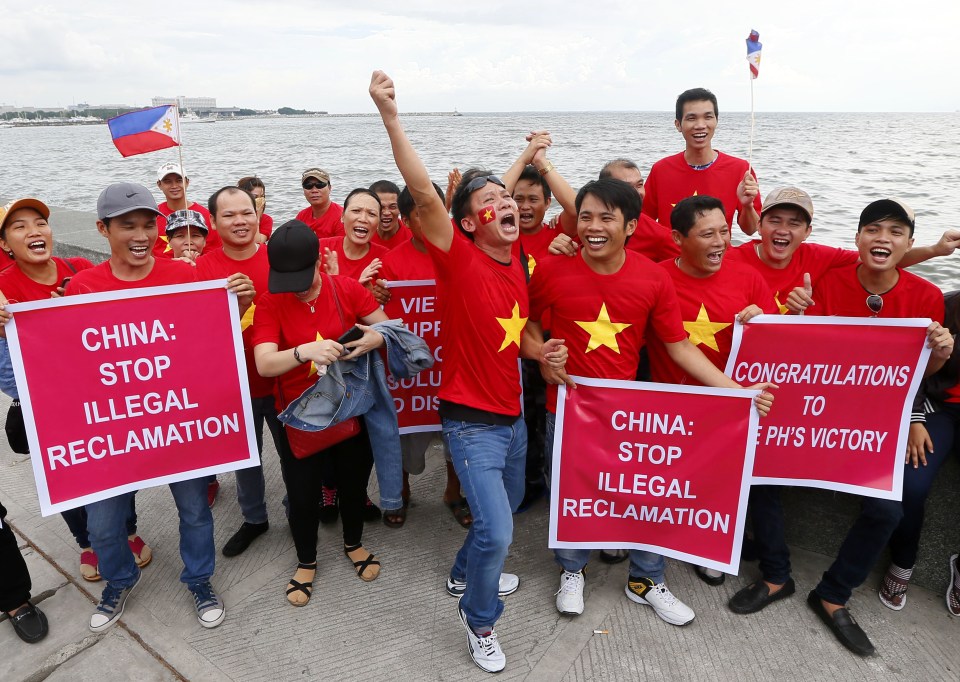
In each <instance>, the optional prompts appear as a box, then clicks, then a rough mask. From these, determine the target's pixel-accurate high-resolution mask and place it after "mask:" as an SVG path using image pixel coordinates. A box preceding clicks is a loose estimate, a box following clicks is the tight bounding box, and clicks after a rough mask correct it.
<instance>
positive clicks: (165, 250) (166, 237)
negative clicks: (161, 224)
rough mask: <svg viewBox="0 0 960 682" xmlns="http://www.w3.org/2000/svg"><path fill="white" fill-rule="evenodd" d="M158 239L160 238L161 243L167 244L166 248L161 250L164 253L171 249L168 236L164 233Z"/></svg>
mask: <svg viewBox="0 0 960 682" xmlns="http://www.w3.org/2000/svg"><path fill="white" fill-rule="evenodd" d="M160 239H162V240H163V243H164V244H166V245H167V248H165V249H164V250H163V252H164V253H166V252H167V251H173V247H171V246H170V237H168V236H167V235H165V234H161V235H160Z"/></svg>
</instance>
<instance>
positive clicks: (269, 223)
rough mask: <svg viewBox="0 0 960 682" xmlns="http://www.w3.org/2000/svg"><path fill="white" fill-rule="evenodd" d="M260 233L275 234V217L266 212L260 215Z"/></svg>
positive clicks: (264, 234)
mask: <svg viewBox="0 0 960 682" xmlns="http://www.w3.org/2000/svg"><path fill="white" fill-rule="evenodd" d="M260 234H262V235H263V236H264V237H269V236H270V235H271V234H273V218H271V217H270V216H268V215H267V214H266V213H264V214H263V215H262V216H260Z"/></svg>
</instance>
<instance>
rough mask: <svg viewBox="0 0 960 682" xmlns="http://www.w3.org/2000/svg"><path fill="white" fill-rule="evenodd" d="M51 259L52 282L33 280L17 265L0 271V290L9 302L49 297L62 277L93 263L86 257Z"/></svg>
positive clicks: (43, 299)
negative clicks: (52, 264)
mask: <svg viewBox="0 0 960 682" xmlns="http://www.w3.org/2000/svg"><path fill="white" fill-rule="evenodd" d="M52 260H53V262H54V263H56V265H57V279H56V281H55V282H54V283H53V284H40V282H35V281H33V280H32V279H30V278H29V277H27V276H26V275H25V274H24V272H23V270H21V269H20V268H18V267H13V268H6V269H5V270H3V271H2V272H0V292H3V295H4V296H6V297H7V301H9V302H10V303H26V302H27V301H45V300H47V299H48V298H50V294H52V293H53V292H55V291H56V290H57V287H59V286H60V282H62V281H63V278H64V277H73V276H74V274H76V273H78V272H80V271H81V270H86V269H87V268H92V267H93V263H91V262H90V261H88V260H87V259H86V258H66V259H64V258H57V257H56V256H54V257H53V258H52ZM68 263H69V265H68ZM71 265H72V266H73V267H72V268H71V267H70V266H71Z"/></svg>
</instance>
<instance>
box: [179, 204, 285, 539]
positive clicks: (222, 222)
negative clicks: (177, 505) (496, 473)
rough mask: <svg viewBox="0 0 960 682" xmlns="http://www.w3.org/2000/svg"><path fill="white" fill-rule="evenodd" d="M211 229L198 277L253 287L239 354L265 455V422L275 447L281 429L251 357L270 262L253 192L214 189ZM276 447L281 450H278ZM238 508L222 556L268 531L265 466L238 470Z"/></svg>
mask: <svg viewBox="0 0 960 682" xmlns="http://www.w3.org/2000/svg"><path fill="white" fill-rule="evenodd" d="M207 205H208V207H209V209H210V218H211V221H212V223H213V227H214V229H215V230H216V231H217V234H219V235H220V240H221V242H222V244H223V246H222V248H219V249H217V250H215V251H212V252H208V253H205V254H203V256H201V257H200V259H199V260H198V261H197V276H198V277H199V278H200V279H202V280H208V279H219V278H221V277H230V276H231V275H233V274H234V273H238V272H239V273H242V274H243V275H245V276H246V277H248V278H249V279H250V281H251V283H252V285H253V288H254V292H255V293H254V297H253V300H252V302H251V303H250V307H249V308H247V309H246V310H243V309H241V310H240V330H241V332H242V334H243V354H244V357H245V358H246V361H247V381H248V382H249V385H250V407H251V411H252V413H253V415H252V416H253V430H254V433H255V434H256V438H257V453H258V454H259V455H262V454H263V423H264V422H266V423H267V427H268V428H269V429H270V434H271V436H272V437H273V439H274V443H276V441H277V439H278V438H280V434H279V432H280V429H281V428H283V425H282V424H281V423H280V421H279V420H278V419H277V410H276V407H275V406H274V400H273V385H274V379H272V378H264V377H262V376H260V373H259V372H257V365H256V362H255V361H254V358H253V318H254V315H255V314H256V309H257V303H258V302H259V300H260V297H261V296H262V295H263V292H265V291H266V290H267V279H268V277H269V275H270V263H269V261H268V260H267V246H266V244H261V243H259V240H258V238H257V235H259V234H260V232H259V220H258V214H257V206H256V202H255V200H254V197H253V195H252V194H250V193H249V192H247V191H246V190H243V189H240V188H239V187H233V186H227V187H224V188H222V189H219V190H217V191H216V192H214V193H213V195H212V196H211V197H210V200H209V202H208V204H207ZM277 447H278V449H279V446H277ZM235 473H236V479H237V504H238V505H239V506H240V513H241V515H242V516H243V523H242V524H241V525H240V528H239V529H238V530H237V532H236V533H234V534H233V535H232V536H231V537H230V539H229V540H227V543H226V544H225V545H224V546H223V555H224V556H226V557H233V556H237V555H239V554H241V553H242V552H244V551H245V550H246V549H247V547H249V546H250V543H251V542H253V541H254V540H255V539H257V538H258V537H260V536H261V535H263V534H264V533H266V532H267V529H268V528H269V527H270V524H269V522H268V520H267V505H266V500H265V490H266V484H265V482H264V478H263V467H262V466H256V467H250V468H247V469H238V470H237V471H236V472H235Z"/></svg>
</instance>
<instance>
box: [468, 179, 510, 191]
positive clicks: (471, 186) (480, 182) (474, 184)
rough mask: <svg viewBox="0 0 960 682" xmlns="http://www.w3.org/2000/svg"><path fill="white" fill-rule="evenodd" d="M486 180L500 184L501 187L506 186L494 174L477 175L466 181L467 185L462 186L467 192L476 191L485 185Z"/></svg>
mask: <svg viewBox="0 0 960 682" xmlns="http://www.w3.org/2000/svg"><path fill="white" fill-rule="evenodd" d="M488 182H492V183H493V184H495V185H500V186H501V187H504V188H505V187H506V185H504V184H503V180H501V179H500V178H498V177H497V176H496V175H478V176H477V177H475V178H474V179H473V180H471V181H470V182H468V183H467V186H466V187H465V188H464V189H465V191H467V192H476V191H477V190H478V189H480V188H481V187H483V186H484V185H486V184H487V183H488Z"/></svg>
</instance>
